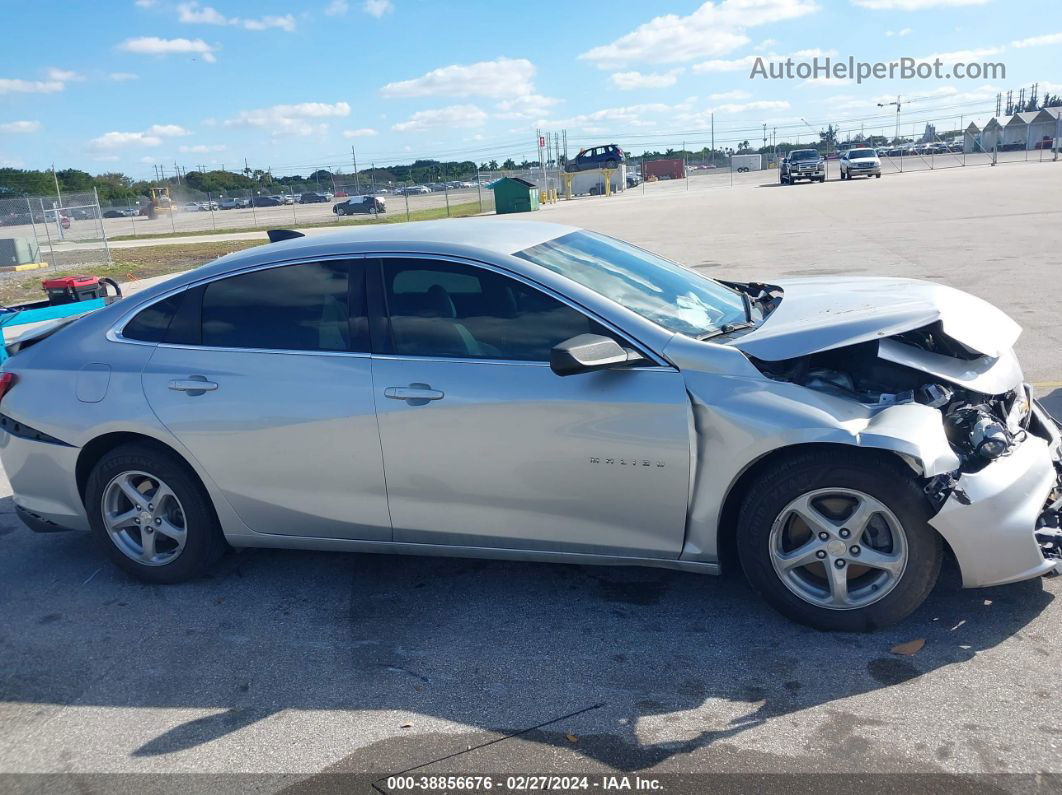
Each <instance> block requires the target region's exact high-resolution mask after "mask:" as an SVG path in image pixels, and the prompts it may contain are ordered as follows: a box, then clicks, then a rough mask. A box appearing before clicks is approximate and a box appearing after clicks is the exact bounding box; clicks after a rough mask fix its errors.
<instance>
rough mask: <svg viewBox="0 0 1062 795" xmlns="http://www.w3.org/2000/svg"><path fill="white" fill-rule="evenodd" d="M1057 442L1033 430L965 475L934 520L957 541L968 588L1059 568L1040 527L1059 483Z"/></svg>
mask: <svg viewBox="0 0 1062 795" xmlns="http://www.w3.org/2000/svg"><path fill="white" fill-rule="evenodd" d="M1054 447H1055V445H1054V444H1052V443H1050V442H1049V441H1047V440H1045V439H1042V438H1040V437H1039V436H1033V435H1029V436H1028V437H1027V438H1026V439H1025V441H1023V442H1022V443H1020V444H1019V445H1017V446H1016V447H1014V449H1013V450H1012V452H1011V453H1010V454H1009V455H1007V456H1005V457H1003V458H1000V459H998V460H996V461H994V462H992V463H991V464H989V465H988V466H986V467H985V468H984V469H982V470H981V471H980V472H967V473H964V474H963V475H962V476H961V477H959V479H958V481H957V482H956V484H955V488H954V490H953V491H952V492H951V493H950V494H949V495H948V498H947V499H946V500H945V502H944V504H943V506H942V507H941V509H940V511H939V512H938V513H937V515H936V516H934V517H933V518H932V519H930V520H929V523H930V524H931V525H932V526H933V527H934V528H936V529H937V531H938V532H940V534H941V535H942V536H943V537H944V539H945V540H946V541H947V542H948V544H949V545H950V546H951V549H952V552H954V553H955V557H956V559H957V560H958V562H959V568H960V569H961V571H962V584H963V587H964V588H979V587H983V586H988V585H1004V584H1006V583H1011V582H1018V581H1020V580H1028V579H1031V578H1033V577H1039V576H1042V575H1044V574H1049V573H1051V572H1054V571H1055V570H1056V566H1058V564H1059V561H1058V560H1057V559H1047V558H1045V557H1044V554H1043V551H1042V550H1041V548H1040V544H1039V542H1038V541H1037V540H1036V536H1035V532H1036V529H1037V521H1038V519H1039V518H1040V515H1041V513H1042V512H1043V510H1044V506H1045V503H1046V502H1047V499H1048V496H1049V495H1050V494H1051V492H1052V490H1053V489H1054V488H1055V486H1056V483H1057V481H1058V473H1057V471H1056V469H1055V462H1054V456H1055V455H1057V453H1056V452H1055V451H1054V450H1053V448H1054Z"/></svg>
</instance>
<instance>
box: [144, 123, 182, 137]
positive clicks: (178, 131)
mask: <svg viewBox="0 0 1062 795" xmlns="http://www.w3.org/2000/svg"><path fill="white" fill-rule="evenodd" d="M146 132H147V134H148V135H161V136H165V137H169V136H180V135H191V133H190V132H188V130H186V129H184V127H181V126H180V125H179V124H152V125H151V126H150V127H148V128H147V130H146Z"/></svg>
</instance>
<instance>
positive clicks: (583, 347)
mask: <svg viewBox="0 0 1062 795" xmlns="http://www.w3.org/2000/svg"><path fill="white" fill-rule="evenodd" d="M641 359H642V356H641V355H640V354H638V353H635V352H634V351H628V350H627V349H626V348H624V347H622V346H621V345H620V344H619V343H618V342H616V341H615V340H614V339H612V338H611V337H603V336H601V335H600V334H579V335H578V336H575V337H572V338H571V339H567V340H565V341H564V342H561V343H558V344H557V345H555V346H554V347H553V349H552V350H551V351H550V352H549V366H550V369H551V370H553V372H555V373H556V374H557V375H577V374H578V373H589V372H591V371H593V370H603V369H606V368H608V367H614V366H616V365H617V364H626V363H627V362H633V361H639V360H641Z"/></svg>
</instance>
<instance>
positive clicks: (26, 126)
mask: <svg viewBox="0 0 1062 795" xmlns="http://www.w3.org/2000/svg"><path fill="white" fill-rule="evenodd" d="M40 128H41V123H40V122H39V121H7V122H2V123H0V133H34V132H37V130H39V129H40Z"/></svg>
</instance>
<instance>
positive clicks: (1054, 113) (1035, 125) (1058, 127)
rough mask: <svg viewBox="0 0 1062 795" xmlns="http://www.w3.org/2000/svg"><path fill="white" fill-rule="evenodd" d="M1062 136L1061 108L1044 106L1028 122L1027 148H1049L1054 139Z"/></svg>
mask: <svg viewBox="0 0 1062 795" xmlns="http://www.w3.org/2000/svg"><path fill="white" fill-rule="evenodd" d="M1056 138H1062V108H1044V109H1043V110H1039V111H1037V112H1036V115H1035V116H1034V117H1033V118H1032V120H1031V121H1030V122H1029V132H1028V136H1027V139H1026V140H1027V141H1028V148H1029V149H1037V148H1039V149H1051V148H1052V147H1053V146H1055V145H1056V144H1055V143H1054V140H1055V139H1056Z"/></svg>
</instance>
